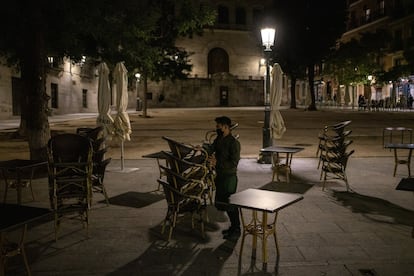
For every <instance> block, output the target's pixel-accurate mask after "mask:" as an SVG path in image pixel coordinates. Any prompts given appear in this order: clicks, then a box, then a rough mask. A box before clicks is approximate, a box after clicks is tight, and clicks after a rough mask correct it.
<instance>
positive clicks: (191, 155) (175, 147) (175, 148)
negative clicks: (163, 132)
mask: <svg viewBox="0 0 414 276" xmlns="http://www.w3.org/2000/svg"><path fill="white" fill-rule="evenodd" d="M162 139H164V140H166V141H167V143H168V146H169V148H170V150H171V153H172V154H173V155H174V156H176V157H178V158H180V159H184V160H187V161H190V162H193V163H197V164H205V163H206V162H207V159H208V153H207V151H206V150H205V149H203V148H202V147H194V146H192V145H188V144H184V143H181V142H177V141H175V140H173V139H171V138H169V137H167V136H163V137H162Z"/></svg>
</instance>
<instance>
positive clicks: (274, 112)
mask: <svg viewBox="0 0 414 276" xmlns="http://www.w3.org/2000/svg"><path fill="white" fill-rule="evenodd" d="M282 81H283V71H282V68H280V65H279V63H275V64H274V65H273V69H272V82H271V86H270V105H271V110H270V128H271V129H272V138H273V139H279V138H282V136H283V134H284V133H285V131H286V127H285V122H284V121H283V117H282V114H281V113H280V103H281V101H282V89H283V86H282V85H283V83H282Z"/></svg>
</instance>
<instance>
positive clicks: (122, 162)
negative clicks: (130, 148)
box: [121, 139, 124, 171]
mask: <svg viewBox="0 0 414 276" xmlns="http://www.w3.org/2000/svg"><path fill="white" fill-rule="evenodd" d="M123 170H124V140H123V139H122V141H121V171H123Z"/></svg>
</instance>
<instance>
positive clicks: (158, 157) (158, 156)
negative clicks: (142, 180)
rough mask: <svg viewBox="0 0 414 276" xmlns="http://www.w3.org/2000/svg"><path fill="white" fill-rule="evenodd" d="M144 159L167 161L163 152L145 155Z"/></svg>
mask: <svg viewBox="0 0 414 276" xmlns="http://www.w3.org/2000/svg"><path fill="white" fill-rule="evenodd" d="M142 157H144V158H157V159H166V157H165V154H164V153H163V151H157V152H153V153H149V154H146V155H143V156H142Z"/></svg>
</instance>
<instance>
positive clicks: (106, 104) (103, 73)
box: [96, 62, 114, 138]
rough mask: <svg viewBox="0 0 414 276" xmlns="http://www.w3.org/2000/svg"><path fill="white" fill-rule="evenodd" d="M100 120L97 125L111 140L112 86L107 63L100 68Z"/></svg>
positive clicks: (97, 119) (98, 119)
mask: <svg viewBox="0 0 414 276" xmlns="http://www.w3.org/2000/svg"><path fill="white" fill-rule="evenodd" d="M98 72H99V82H98V118H96V124H97V125H98V126H102V127H103V129H104V135H105V137H107V138H111V137H112V136H111V135H112V133H113V123H114V120H113V119H112V117H111V115H110V112H111V86H110V85H109V77H108V76H109V69H108V66H107V65H106V63H105V62H102V63H101V64H99V66H98Z"/></svg>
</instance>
